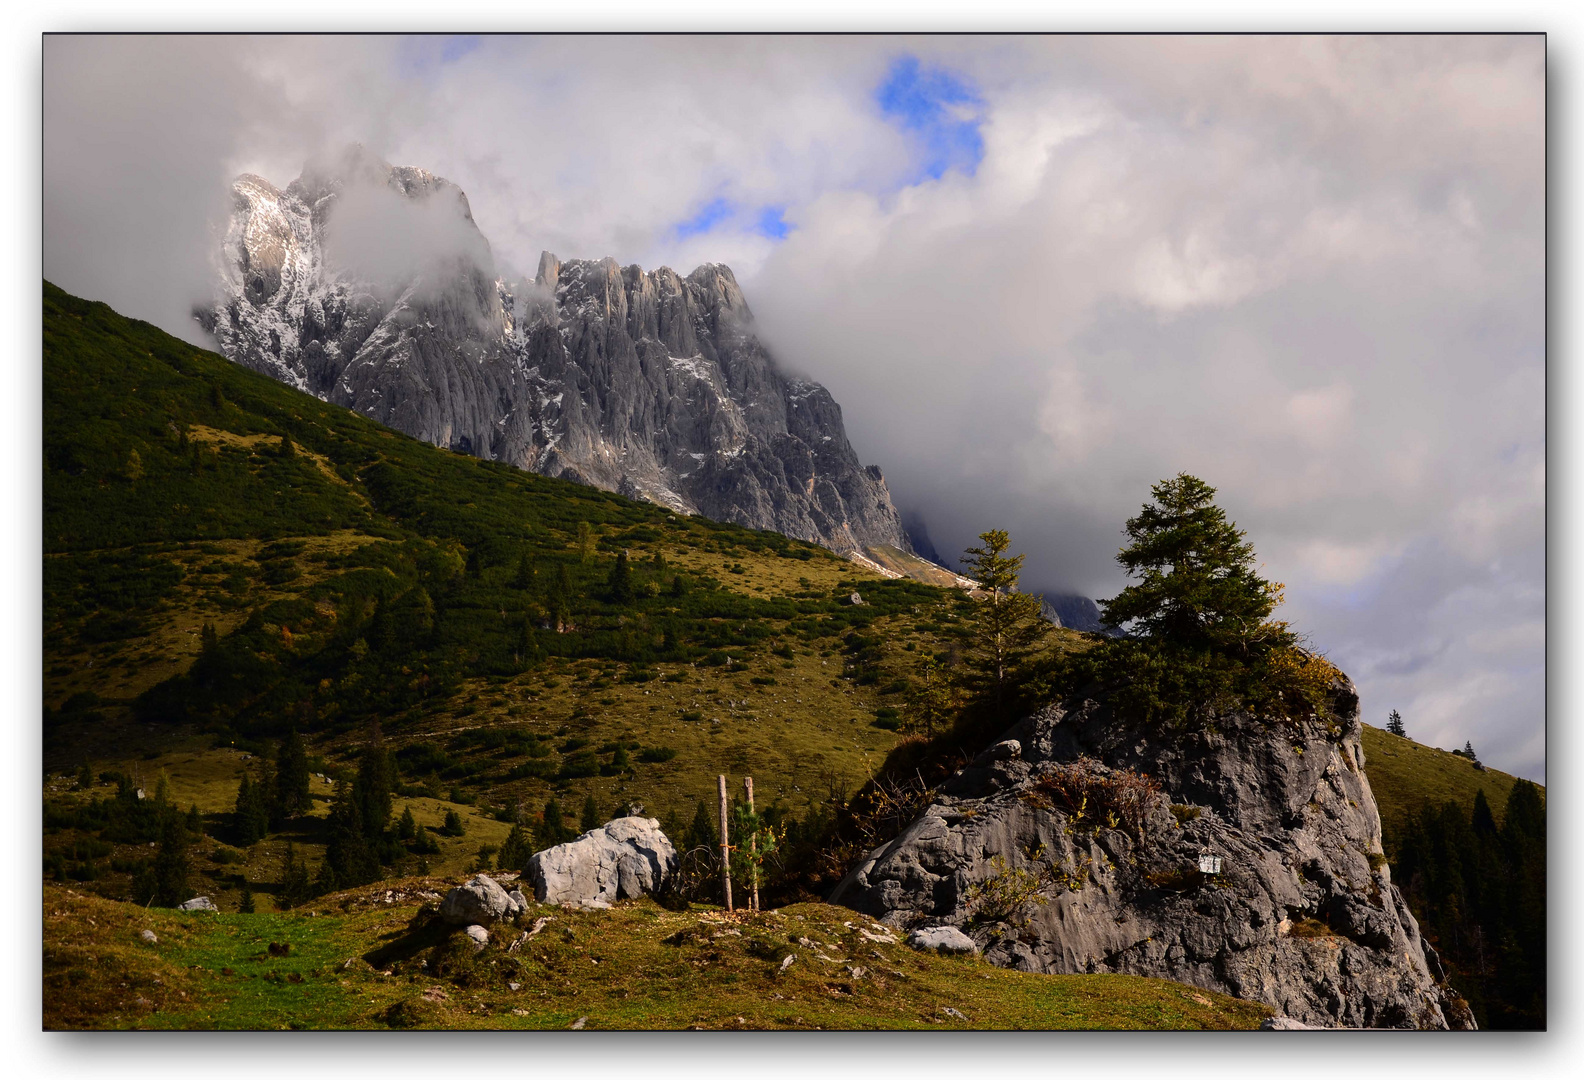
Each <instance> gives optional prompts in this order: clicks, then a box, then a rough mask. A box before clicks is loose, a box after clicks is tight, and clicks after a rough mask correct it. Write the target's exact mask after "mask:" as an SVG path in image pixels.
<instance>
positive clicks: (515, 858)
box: [496, 821, 533, 873]
mask: <svg viewBox="0 0 1584 1080" xmlns="http://www.w3.org/2000/svg"><path fill="white" fill-rule="evenodd" d="M531 858H533V839H532V838H531V837H530V836H529V835H528V830H526V829H524V828H523V827H522V824H521V823H520V822H516V821H514V822H512V827H511V832H509V833H507V834H506V840H505V841H504V842H503V843H502V844H501V847H500V855H499V858H498V859H497V862H496V865H498V866H499V867H500V868H501V869H502V870H518V871H521V872H523V873H527V871H528V860H529V859H531Z"/></svg>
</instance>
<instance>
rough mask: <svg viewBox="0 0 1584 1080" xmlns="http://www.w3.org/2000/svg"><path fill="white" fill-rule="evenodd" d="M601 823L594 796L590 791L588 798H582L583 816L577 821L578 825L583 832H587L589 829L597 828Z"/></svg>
mask: <svg viewBox="0 0 1584 1080" xmlns="http://www.w3.org/2000/svg"><path fill="white" fill-rule="evenodd" d="M601 824H602V822H601V821H600V812H599V805H598V804H597V803H595V802H594V796H593V794H592V793H591V794H590V795H589V796H588V798H586V799H584V800H583V818H582V820H581V821H579V822H578V826H579V828H580V829H581V830H582V831H583V832H588V831H589V830H590V829H597V828H599V827H600V825H601Z"/></svg>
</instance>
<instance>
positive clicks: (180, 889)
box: [154, 813, 192, 907]
mask: <svg viewBox="0 0 1584 1080" xmlns="http://www.w3.org/2000/svg"><path fill="white" fill-rule="evenodd" d="M189 839H190V838H189V837H188V835H187V825H186V822H184V821H183V820H182V816H181V815H180V814H177V813H166V814H165V815H164V821H163V823H162V824H161V825H160V840H159V845H160V846H159V854H158V855H156V856H155V857H154V903H155V904H157V905H158V906H160V907H175V906H176V905H177V904H180V903H183V902H184V901H187V900H190V899H191V898H192V891H191V889H190V888H189V886H188V877H189V875H190V874H191V872H192V867H191V864H190V862H189V861H188V857H187V848H188V843H189Z"/></svg>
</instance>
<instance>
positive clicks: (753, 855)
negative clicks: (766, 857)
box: [743, 776, 759, 911]
mask: <svg viewBox="0 0 1584 1080" xmlns="http://www.w3.org/2000/svg"><path fill="white" fill-rule="evenodd" d="M743 790H744V791H745V792H747V793H748V812H749V813H750V814H751V813H753V812H754V808H753V777H751V776H745V777H743ZM748 856H749V861H748V865H749V866H750V867H751V869H750V870H749V871H748V873H749V875H750V876H749V883H750V884H751V885H752V886H753V897H752V899H750V900H749V901H748V907H749V909H750V910H752V911H758V910H759V837H758V836H757V835H755V836H750V837H749V838H748Z"/></svg>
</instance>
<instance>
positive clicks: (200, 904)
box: [176, 896, 220, 911]
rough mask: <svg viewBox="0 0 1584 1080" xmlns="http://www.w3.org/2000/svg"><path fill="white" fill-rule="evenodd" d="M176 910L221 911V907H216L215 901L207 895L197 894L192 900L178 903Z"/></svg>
mask: <svg viewBox="0 0 1584 1080" xmlns="http://www.w3.org/2000/svg"><path fill="white" fill-rule="evenodd" d="M176 910H177V911H219V910H220V909H219V908H217V907H215V905H214V901H213V900H211V899H209V898H208V897H207V896H195V897H193V898H192V899H191V900H188V901H187V902H186V903H183V904H178V905H177V907H176Z"/></svg>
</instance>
